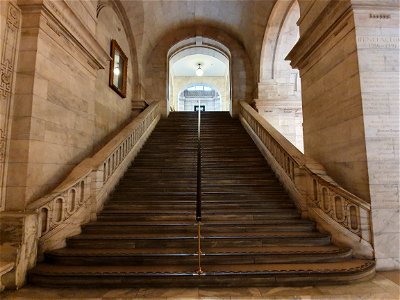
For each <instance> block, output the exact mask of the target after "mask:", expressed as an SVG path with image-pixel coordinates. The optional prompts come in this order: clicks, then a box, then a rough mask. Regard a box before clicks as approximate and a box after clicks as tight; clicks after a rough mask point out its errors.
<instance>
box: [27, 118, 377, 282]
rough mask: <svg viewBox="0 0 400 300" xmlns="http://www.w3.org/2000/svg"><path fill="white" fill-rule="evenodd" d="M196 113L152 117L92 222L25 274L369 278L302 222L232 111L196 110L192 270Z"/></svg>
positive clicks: (47, 277) (37, 277) (121, 278)
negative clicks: (199, 157)
mask: <svg viewBox="0 0 400 300" xmlns="http://www.w3.org/2000/svg"><path fill="white" fill-rule="evenodd" d="M197 117H198V114H197V113H176V112H173V113H171V114H170V116H169V118H167V119H161V120H160V122H159V124H158V125H157V126H156V128H155V130H154V131H153V133H152V135H151V136H150V137H149V139H148V140H147V142H146V144H145V145H144V147H143V148H142V149H141V151H140V153H139V154H138V155H137V156H136V159H135V161H134V162H133V163H132V165H131V166H129V167H128V170H127V171H126V174H125V175H124V177H123V178H122V179H121V180H120V182H119V184H118V186H117V187H116V189H115V191H114V192H113V193H112V194H111V196H110V197H109V199H108V200H107V201H106V203H105V206H104V208H103V210H102V212H100V213H99V214H98V216H97V220H96V221H92V222H90V223H89V224H86V225H84V226H82V233H81V234H79V235H76V236H73V237H70V238H68V239H67V243H66V244H67V247H66V248H63V249H58V250H54V251H49V252H46V253H45V255H44V258H45V262H44V263H42V264H39V265H38V266H37V267H36V268H34V269H33V270H32V271H31V272H30V275H29V281H30V282H31V283H33V284H38V285H46V286H52V285H53V286H62V287H66V286H69V285H70V286H74V287H75V286H82V287H88V286H94V287H98V286H109V287H113V288H116V287H118V288H123V287H129V288H132V287H133V286H135V287H136V286H138V287H139V286H140V287H143V286H153V287H160V286H167V287H171V286H178V287H183V286H190V287H193V286H224V287H229V286H257V285H261V286H268V285H271V286H280V285H286V284H290V285H303V286H308V285H315V284H318V283H319V284H332V283H335V284H338V283H349V282H354V281H358V280H362V279H367V278H371V276H373V274H374V270H375V269H374V262H373V261H367V260H358V259H354V258H352V252H351V250H350V249H347V248H341V247H336V246H334V245H332V243H331V239H330V236H329V235H327V234H323V233H320V232H318V231H317V226H316V225H315V223H314V222H312V221H310V220H303V219H301V216H300V214H299V212H298V211H297V209H296V206H295V205H294V203H293V201H292V200H291V199H290V198H289V195H288V193H287V192H286V191H285V189H284V188H283V186H282V185H281V184H280V182H279V181H278V180H277V178H276V177H275V174H274V172H273V171H272V169H271V167H270V166H268V164H267V163H266V161H265V160H264V158H263V156H262V154H261V153H260V152H259V150H258V148H257V147H256V146H255V144H254V143H253V141H252V139H251V138H250V136H249V135H248V134H247V132H246V131H245V130H244V128H243V127H242V125H241V123H240V121H239V120H237V119H232V118H231V117H230V115H229V113H226V112H225V113H204V114H202V126H201V129H202V134H201V137H202V149H201V151H202V172H201V176H202V193H201V199H202V226H201V228H202V230H201V250H202V255H201V259H202V262H203V265H202V268H203V269H204V270H205V273H204V274H203V275H202V276H198V275H197V273H196V272H195V271H196V269H197V262H198V256H197V253H196V251H197V247H198V238H197V234H198V233H197V224H196V223H195V208H196V195H197V186H196V184H197Z"/></svg>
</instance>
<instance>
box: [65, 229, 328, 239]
mask: <svg viewBox="0 0 400 300" xmlns="http://www.w3.org/2000/svg"><path fill="white" fill-rule="evenodd" d="M325 237H329V235H327V234H323V233H320V232H316V231H294V232H274V231H272V232H271V231H267V232H246V233H243V232H224V233H223V234H217V233H209V234H202V235H201V238H202V239H254V238H259V239H263V238H304V239H307V238H325ZM91 239H94V240H98V239H102V240H107V239H111V240H113V239H120V240H134V239H154V240H160V239H171V240H174V239H197V232H195V233H194V234H193V235H189V234H182V233H180V234H178V233H168V232H167V233H164V232H160V233H112V234H111V233H106V234H104V233H100V234H96V233H82V234H80V235H77V236H73V237H70V238H68V240H91Z"/></svg>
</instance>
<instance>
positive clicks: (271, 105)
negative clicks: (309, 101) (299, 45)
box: [256, 0, 304, 151]
mask: <svg viewBox="0 0 400 300" xmlns="http://www.w3.org/2000/svg"><path fill="white" fill-rule="evenodd" d="M299 18H300V7H299V3H298V2H297V0H293V1H285V0H279V1H277V2H276V4H275V6H274V8H273V11H272V13H271V16H270V18H269V21H268V25H267V28H266V31H265V36H264V42H263V48H262V52H261V63H260V82H259V83H258V99H257V100H256V106H257V108H258V110H259V113H260V114H261V115H262V116H263V117H264V118H266V119H267V121H268V122H270V123H271V124H272V125H273V126H274V127H275V128H276V129H278V130H279V132H280V133H281V134H282V135H284V136H285V137H286V138H287V139H288V140H289V141H290V142H291V143H292V144H294V145H295V146H296V147H297V148H298V149H299V150H301V151H303V149H304V146H303V127H302V122H303V114H302V102H301V83H300V76H299V71H298V70H297V69H292V67H291V66H290V62H289V61H287V60H286V56H287V54H288V53H289V52H290V50H291V49H292V48H293V47H294V45H295V44H296V42H297V41H298V39H299V36H300V34H299V28H298V26H297V24H296V22H297V20H298V19H299Z"/></svg>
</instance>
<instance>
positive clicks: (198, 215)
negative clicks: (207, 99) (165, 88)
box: [196, 100, 204, 275]
mask: <svg viewBox="0 0 400 300" xmlns="http://www.w3.org/2000/svg"><path fill="white" fill-rule="evenodd" d="M196 223H197V260H198V269H197V271H196V273H197V274H198V275H201V274H203V273H204V272H203V270H202V269H201V254H202V252H201V109H200V100H199V105H198V114H197V190H196Z"/></svg>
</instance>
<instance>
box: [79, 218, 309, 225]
mask: <svg viewBox="0 0 400 300" xmlns="http://www.w3.org/2000/svg"><path fill="white" fill-rule="evenodd" d="M285 224H287V225H289V226H294V225H296V224H299V225H302V224H306V225H307V224H314V222H313V221H310V220H303V219H288V220H286V219H281V220H279V219H275V220H252V221H236V220H235V221H230V222H227V221H213V222H207V223H205V222H202V226H205V227H206V226H211V227H213V226H235V225H236V226H256V225H259V226H265V225H285ZM86 225H87V226H88V225H90V226H164V225H165V226H197V224H196V223H195V222H194V221H193V222H176V221H162V222H160V221H142V222H138V221H117V220H113V221H93V222H91V223H87V224H86Z"/></svg>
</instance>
